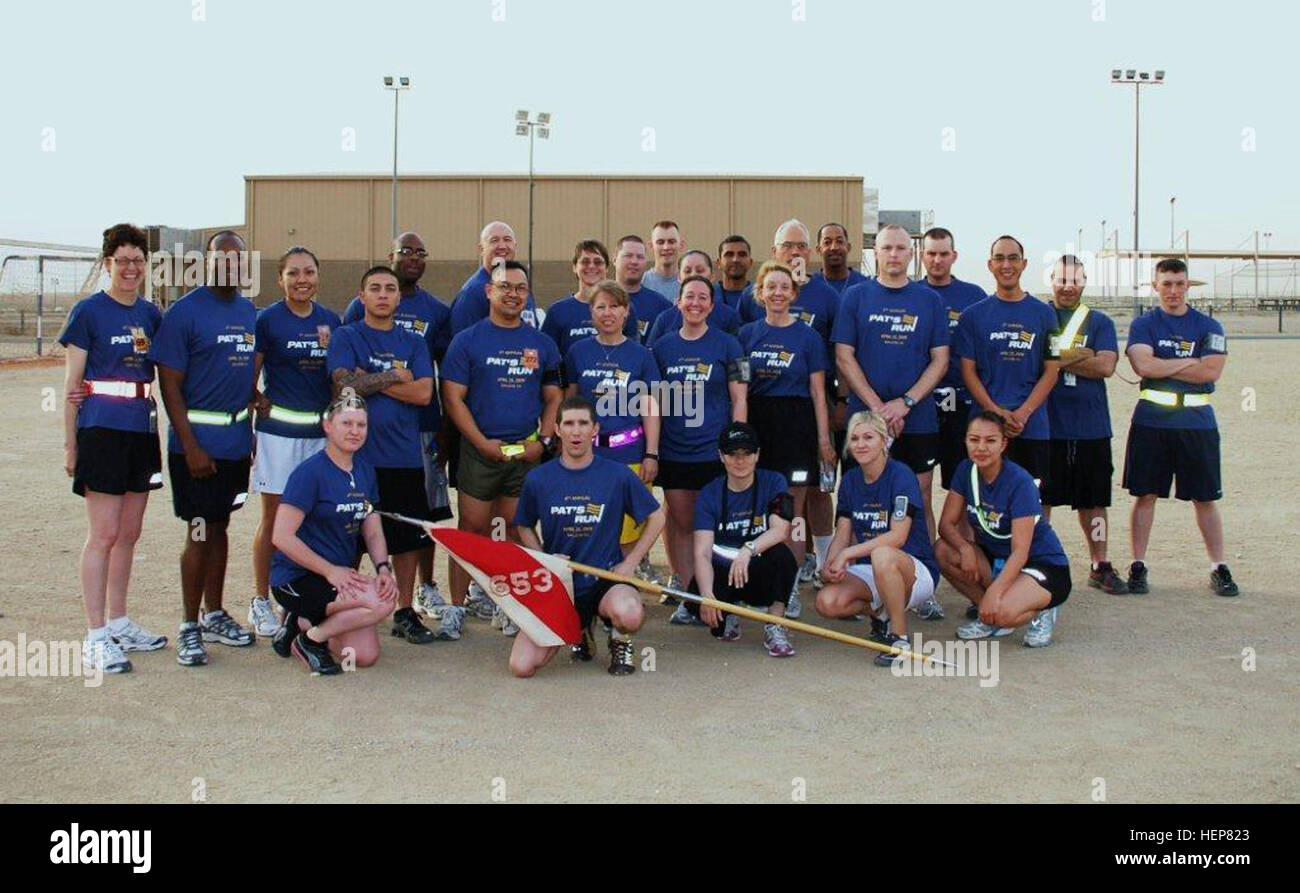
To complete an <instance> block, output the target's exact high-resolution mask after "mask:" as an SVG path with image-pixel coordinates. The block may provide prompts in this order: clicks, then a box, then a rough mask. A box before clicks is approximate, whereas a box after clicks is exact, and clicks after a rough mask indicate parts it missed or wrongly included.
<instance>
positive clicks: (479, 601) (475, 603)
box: [465, 583, 497, 620]
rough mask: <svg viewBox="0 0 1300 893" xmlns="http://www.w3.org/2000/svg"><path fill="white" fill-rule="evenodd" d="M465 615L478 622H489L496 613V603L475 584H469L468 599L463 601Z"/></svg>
mask: <svg viewBox="0 0 1300 893" xmlns="http://www.w3.org/2000/svg"><path fill="white" fill-rule="evenodd" d="M465 613H466V614H468V615H469V616H470V617H477V618H478V619H479V620H491V619H492V618H493V617H494V616H496V613H497V603H496V602H494V601H492V598H491V597H490V596H489V595H488V594H487V593H486V592H484V591H483V587H482V586H479V585H478V584H477V583H470V584H469V597H468V598H466V599H465Z"/></svg>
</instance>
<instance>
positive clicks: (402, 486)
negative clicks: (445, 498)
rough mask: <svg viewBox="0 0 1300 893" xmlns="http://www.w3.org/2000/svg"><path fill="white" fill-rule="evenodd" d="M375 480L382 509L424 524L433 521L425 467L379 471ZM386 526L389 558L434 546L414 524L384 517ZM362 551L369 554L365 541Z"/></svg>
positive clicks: (376, 472)
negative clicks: (425, 482)
mask: <svg viewBox="0 0 1300 893" xmlns="http://www.w3.org/2000/svg"><path fill="white" fill-rule="evenodd" d="M375 480H376V482H377V483H378V484H379V507H380V508H381V509H383V510H384V511H386V512H396V513H397V514H399V515H406V517H408V518H418V519H419V520H421V521H432V520H433V513H432V512H431V511H429V498H428V496H427V495H426V494H425V492H424V469H423V468H376V469H375ZM383 526H384V542H385V543H387V544H388V554H389V555H401V554H403V553H406V552H414V551H416V550H418V549H427V548H428V547H429V546H431V545H433V541H432V540H430V539H429V535H428V534H427V533H425V532H424V531H423V530H422V529H421V528H419V527H416V526H415V525H414V524H407V523H406V522H405V521H394V520H393V519H391V518H383ZM358 550H359V552H364V551H365V540H364V539H362V540H360V541H359V542H358Z"/></svg>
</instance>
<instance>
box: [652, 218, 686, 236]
mask: <svg viewBox="0 0 1300 893" xmlns="http://www.w3.org/2000/svg"><path fill="white" fill-rule="evenodd" d="M657 229H675V230H677V231H679V232H680V231H681V227H680V226H678V225H677V223H676V221H673V220H658V221H655V225H654V226H652V227H650V232H652V233H653V232H654V231H655V230H657Z"/></svg>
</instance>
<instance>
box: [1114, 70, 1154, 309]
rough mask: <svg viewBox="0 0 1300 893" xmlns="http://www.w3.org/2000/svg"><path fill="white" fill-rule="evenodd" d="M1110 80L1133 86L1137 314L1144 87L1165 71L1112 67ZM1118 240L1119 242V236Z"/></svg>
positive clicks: (1134, 255)
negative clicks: (1140, 162)
mask: <svg viewBox="0 0 1300 893" xmlns="http://www.w3.org/2000/svg"><path fill="white" fill-rule="evenodd" d="M1121 75H1122V77H1121ZM1110 82H1111V83H1112V84H1121V85H1123V86H1125V87H1129V86H1131V87H1132V88H1133V314H1134V315H1135V316H1136V315H1137V312H1138V275H1137V270H1138V197H1139V191H1138V185H1139V176H1140V174H1139V172H1140V170H1141V168H1140V167H1139V164H1138V161H1139V158H1140V152H1141V146H1142V88H1143V87H1154V86H1157V85H1160V84H1163V83H1164V82H1165V72H1164V69H1160V70H1158V71H1157V72H1156V73H1155V80H1152V79H1151V73H1150V72H1147V71H1137V70H1136V69H1133V68H1127V69H1124V70H1123V71H1121V70H1120V69H1118V68H1112V69H1111V70H1110ZM1116 241H1117V242H1118V236H1117V237H1116Z"/></svg>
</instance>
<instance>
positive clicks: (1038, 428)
mask: <svg viewBox="0 0 1300 893" xmlns="http://www.w3.org/2000/svg"><path fill="white" fill-rule="evenodd" d="M1027 265H1028V260H1027V259H1026V257H1025V249H1024V246H1023V245H1021V244H1020V241H1019V240H1018V239H1016V238H1015V237H1014V236H999V237H998V238H997V239H996V240H995V241H994V242H993V245H992V247H991V248H990V250H989V262H988V268H989V272H990V273H992V274H993V278H994V280H995V281H996V282H997V284H998V288H997V292H996V293H995V294H994V295H993V296H992V297H991V298H989V299H988V300H986V301H981V302H980V303H978V304H975V305H974V306H972V307H970V308H969V309H967V310H966V311H965V312H964V313H962V315H961V318H960V319H959V320H958V321H957V340H956V351H955V352H956V353H957V355H958V356H960V357H961V374H962V380H963V381H964V382H965V383H966V389H967V390H968V391H970V395H971V400H972V402H973V403H974V404H975V405H976V406H978V407H979V408H980V409H987V410H989V411H990V412H995V413H997V414H998V415H999V416H1001V417H1002V420H1003V421H1004V422H1006V426H1007V434H1008V435H1009V436H1010V437H1011V443H1010V444H1009V445H1008V446H1007V453H1006V458H1008V459H1010V460H1011V461H1012V462H1015V463H1016V464H1017V465H1019V466H1020V467H1021V468H1023V469H1025V471H1028V472H1029V474H1030V476H1031V477H1033V478H1034V479H1035V480H1037V481H1038V482H1039V486H1042V485H1043V484H1044V483H1045V482H1046V481H1047V480H1048V478H1049V477H1050V475H1051V471H1050V469H1051V447H1050V445H1049V443H1048V441H1049V438H1050V437H1051V428H1050V426H1049V424H1048V421H1047V410H1046V407H1045V404H1046V403H1047V397H1048V395H1049V394H1051V393H1052V388H1053V387H1055V386H1056V379H1057V377H1058V375H1059V373H1060V367H1061V363H1060V360H1059V358H1058V357H1056V356H1055V355H1054V354H1053V353H1052V335H1053V334H1055V333H1056V329H1057V326H1058V325H1059V324H1058V322H1057V319H1056V311H1055V310H1053V309H1052V308H1051V307H1049V306H1047V304H1045V303H1043V302H1042V301H1040V300H1038V298H1036V297H1034V296H1033V295H1031V294H1030V293H1029V292H1027V291H1025V290H1024V289H1023V288H1021V287H1020V277H1021V275H1023V274H1024V272H1025V267H1026V266H1027Z"/></svg>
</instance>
